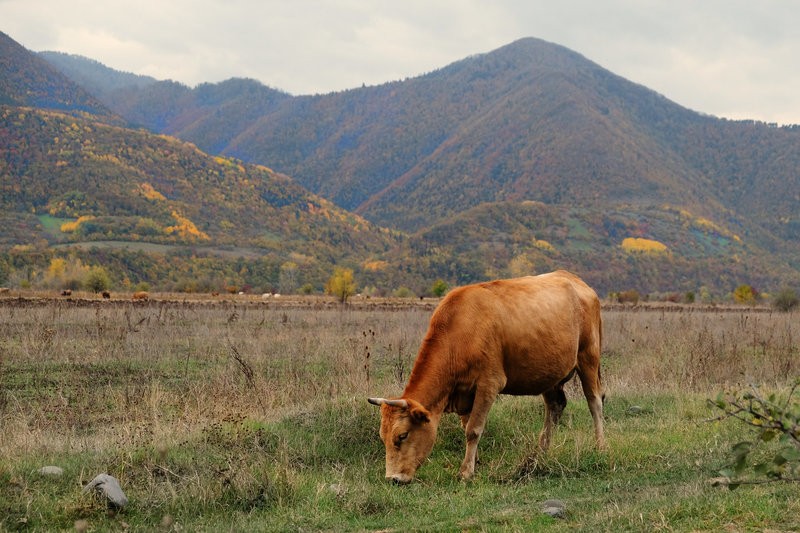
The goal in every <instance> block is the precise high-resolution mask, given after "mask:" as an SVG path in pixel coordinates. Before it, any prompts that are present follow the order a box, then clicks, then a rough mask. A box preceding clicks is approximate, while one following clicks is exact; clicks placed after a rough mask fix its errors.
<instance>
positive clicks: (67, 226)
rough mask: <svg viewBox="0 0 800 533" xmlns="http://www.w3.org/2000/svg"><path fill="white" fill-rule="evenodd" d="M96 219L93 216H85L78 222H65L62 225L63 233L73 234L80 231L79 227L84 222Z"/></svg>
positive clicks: (79, 218)
mask: <svg viewBox="0 0 800 533" xmlns="http://www.w3.org/2000/svg"><path fill="white" fill-rule="evenodd" d="M93 218H94V217H93V216H92V215H84V216H82V217H78V220H76V221H74V222H64V223H63V224H61V231H62V232H64V233H72V232H74V231H77V230H78V227H79V226H80V225H81V223H82V222H86V221H87V220H92V219H93Z"/></svg>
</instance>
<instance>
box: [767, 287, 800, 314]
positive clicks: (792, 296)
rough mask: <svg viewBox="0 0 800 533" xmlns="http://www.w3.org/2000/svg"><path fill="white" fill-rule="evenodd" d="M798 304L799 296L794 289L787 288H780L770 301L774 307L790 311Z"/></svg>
mask: <svg viewBox="0 0 800 533" xmlns="http://www.w3.org/2000/svg"><path fill="white" fill-rule="evenodd" d="M798 304H800V297H798V296H797V293H796V292H795V291H794V290H792V289H788V288H786V289H782V290H781V291H780V292H779V293H778V294H776V295H775V299H774V300H773V301H772V305H773V306H774V307H775V309H777V310H779V311H784V312H787V311H791V310H792V309H794V308H796V307H797V306H798Z"/></svg>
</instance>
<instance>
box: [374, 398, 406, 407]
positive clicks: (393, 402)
mask: <svg viewBox="0 0 800 533" xmlns="http://www.w3.org/2000/svg"><path fill="white" fill-rule="evenodd" d="M367 401H368V402H369V403H371V404H372V405H383V404H386V405H391V406H392V407H402V408H403V409H407V408H408V402H407V401H406V400H387V399H386V398H368V399H367Z"/></svg>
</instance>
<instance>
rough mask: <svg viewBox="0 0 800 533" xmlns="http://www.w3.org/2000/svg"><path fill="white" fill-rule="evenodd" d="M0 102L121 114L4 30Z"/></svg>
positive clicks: (0, 37) (0, 38)
mask: <svg viewBox="0 0 800 533" xmlns="http://www.w3.org/2000/svg"><path fill="white" fill-rule="evenodd" d="M0 72H2V74H3V75H2V76H0V105H20V106H32V107H41V108H46V109H59V110H62V111H67V110H69V111H82V112H87V113H92V114H93V115H95V116H96V117H98V118H102V119H103V120H106V121H112V122H117V123H119V122H120V120H119V118H118V117H115V116H113V113H111V111H109V109H108V108H107V107H106V106H104V105H103V104H102V103H100V101H99V100H98V99H97V98H95V97H93V96H92V95H91V94H89V92H87V91H86V90H85V89H83V88H81V87H80V86H78V85H76V84H74V83H72V82H71V81H70V80H69V78H67V77H66V76H65V75H64V74H62V73H61V72H59V71H58V70H56V69H55V68H53V67H52V66H51V64H50V63H48V62H47V61H45V60H44V59H41V58H39V57H36V56H35V55H34V54H32V53H31V52H29V51H28V50H26V49H25V48H24V47H22V46H21V45H20V44H18V43H17V42H16V41H14V40H13V39H11V38H10V37H9V36H8V35H6V34H5V33H3V32H0Z"/></svg>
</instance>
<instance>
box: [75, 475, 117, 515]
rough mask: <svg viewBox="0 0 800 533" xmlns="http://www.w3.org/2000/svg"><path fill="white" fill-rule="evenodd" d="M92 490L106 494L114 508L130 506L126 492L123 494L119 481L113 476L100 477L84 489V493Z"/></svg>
mask: <svg viewBox="0 0 800 533" xmlns="http://www.w3.org/2000/svg"><path fill="white" fill-rule="evenodd" d="M92 489H94V490H96V491H98V492H102V493H103V494H105V495H106V498H108V501H109V502H110V503H111V504H112V505H113V506H114V507H118V508H120V509H121V508H123V507H125V506H126V505H128V497H127V496H125V493H124V492H122V487H120V486H119V481H117V479H116V478H115V477H113V476H109V475H108V474H100V475H98V476H97V477H96V478H94V479H93V480H91V481H90V482H89V483H88V484H87V485H86V486H85V487H83V491H82V492H83V493H86V492H89V491H90V490H92Z"/></svg>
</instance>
